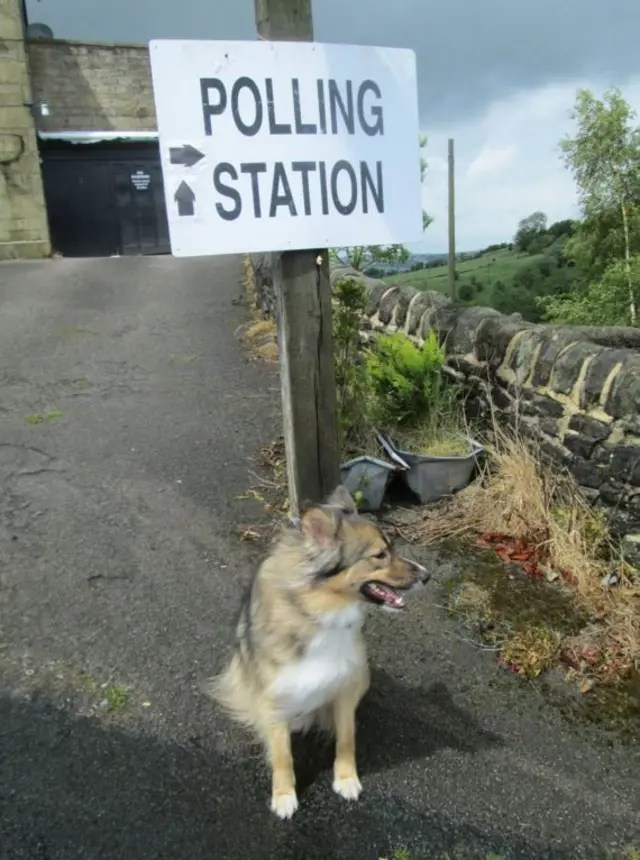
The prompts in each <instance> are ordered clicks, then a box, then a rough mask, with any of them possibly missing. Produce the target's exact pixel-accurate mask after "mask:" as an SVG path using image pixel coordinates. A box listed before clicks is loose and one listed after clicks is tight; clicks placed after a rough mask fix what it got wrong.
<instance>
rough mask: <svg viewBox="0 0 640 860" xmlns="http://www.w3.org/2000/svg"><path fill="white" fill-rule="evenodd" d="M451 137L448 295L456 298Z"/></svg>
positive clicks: (454, 206)
mask: <svg viewBox="0 0 640 860" xmlns="http://www.w3.org/2000/svg"><path fill="white" fill-rule="evenodd" d="M454 167H455V165H454V155H453V138H451V137H450V138H449V295H450V296H451V299H452V301H454V302H455V300H456V199H455V170H454Z"/></svg>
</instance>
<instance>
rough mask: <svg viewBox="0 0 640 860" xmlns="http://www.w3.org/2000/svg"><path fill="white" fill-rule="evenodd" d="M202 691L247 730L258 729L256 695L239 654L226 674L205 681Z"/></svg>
mask: <svg viewBox="0 0 640 860" xmlns="http://www.w3.org/2000/svg"><path fill="white" fill-rule="evenodd" d="M201 690H202V692H203V693H204V694H205V695H206V696H209V698H210V699H213V701H214V702H215V703H216V704H217V705H218V706H219V707H220V708H221V709H222V710H223V711H224V712H225V713H226V714H227V716H229V717H231V719H233V720H235V721H236V722H237V723H240V724H241V725H243V726H245V727H246V728H251V729H255V728H256V714H255V705H256V702H255V694H254V692H253V690H252V686H251V684H250V683H249V679H248V678H247V674H246V670H245V667H244V665H243V663H242V660H241V658H240V656H239V655H238V654H234V656H233V657H232V658H231V662H230V663H229V665H228V666H227V668H226V669H225V670H224V672H221V673H220V674H219V675H216V676H215V677H214V678H210V679H209V680H207V681H205V682H204V683H203V684H202V686H201Z"/></svg>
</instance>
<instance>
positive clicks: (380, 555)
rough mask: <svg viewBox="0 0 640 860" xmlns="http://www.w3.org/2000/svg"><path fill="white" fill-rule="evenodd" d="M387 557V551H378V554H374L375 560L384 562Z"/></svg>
mask: <svg viewBox="0 0 640 860" xmlns="http://www.w3.org/2000/svg"><path fill="white" fill-rule="evenodd" d="M386 557H387V550H386V549H381V550H378V552H376V553H374V554H373V558H377V559H380V560H382V559H383V558H386Z"/></svg>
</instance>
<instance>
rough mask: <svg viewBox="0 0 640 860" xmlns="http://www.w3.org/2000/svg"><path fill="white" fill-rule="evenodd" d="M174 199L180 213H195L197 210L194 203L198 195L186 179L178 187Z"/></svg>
mask: <svg viewBox="0 0 640 860" xmlns="http://www.w3.org/2000/svg"><path fill="white" fill-rule="evenodd" d="M173 199H174V200H175V201H176V203H177V204H178V215H193V213H194V211H195V210H194V205H193V204H194V201H195V199H196V195H195V194H194V193H193V191H192V190H191V188H189V186H188V185H187V183H186V182H185V181H184V179H183V180H182V182H181V183H180V185H178V187H177V188H176V193H175V194H174V195H173Z"/></svg>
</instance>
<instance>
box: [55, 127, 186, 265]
mask: <svg viewBox="0 0 640 860" xmlns="http://www.w3.org/2000/svg"><path fill="white" fill-rule="evenodd" d="M40 153H41V158H42V174H43V180H44V193H45V199H46V204H47V213H48V217H49V229H50V232H51V244H52V246H53V249H54V251H56V252H58V253H60V254H62V255H63V256H65V257H105V256H113V255H118V254H120V255H124V254H127V255H139V254H167V253H170V245H169V229H168V225H167V216H166V212H165V203H164V189H163V185H162V170H161V167H160V156H159V153H158V145H157V143H156V142H144V143H132V142H130V143H124V144H123V143H121V142H118V141H108V142H101V143H68V142H66V141H52V140H47V141H41V144H40Z"/></svg>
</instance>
